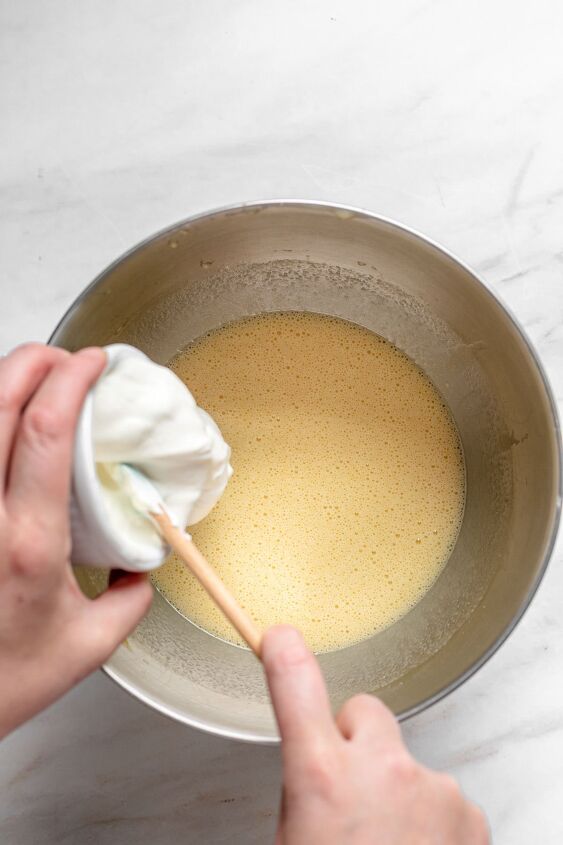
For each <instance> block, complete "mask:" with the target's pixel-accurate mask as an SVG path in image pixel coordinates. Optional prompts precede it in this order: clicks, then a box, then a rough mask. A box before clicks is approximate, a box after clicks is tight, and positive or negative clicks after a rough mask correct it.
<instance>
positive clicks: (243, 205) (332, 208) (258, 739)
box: [49, 199, 563, 745]
mask: <svg viewBox="0 0 563 845" xmlns="http://www.w3.org/2000/svg"><path fill="white" fill-rule="evenodd" d="M291 206H293V207H296V208H309V209H318V210H321V211H329V212H334V213H338V212H344V213H345V214H346V215H349V216H356V217H363V218H366V219H368V220H373V221H375V222H377V223H382V224H383V225H385V226H389V227H390V228H393V229H396V230H399V231H400V232H401V233H403V234H405V235H408V236H410V237H413V238H415V239H417V240H419V241H421V242H422V243H423V244H425V245H427V246H429V247H431V248H432V249H433V250H435V251H436V252H438V253H439V254H440V255H441V256H443V257H444V258H446V259H448V260H450V261H452V262H453V263H454V264H456V265H457V266H458V267H460V268H461V269H462V270H464V271H465V272H466V273H467V274H468V276H470V277H471V278H472V280H473V281H474V282H475V283H476V284H477V285H478V286H479V287H480V288H481V289H482V290H483V291H484V293H485V295H486V296H488V297H489V298H490V300H491V301H492V303H493V305H495V304H496V305H497V306H498V307H499V308H500V309H501V311H504V313H505V314H506V316H507V318H508V320H509V321H510V323H511V324H512V326H513V328H514V329H515V331H516V333H517V334H518V335H519V336H520V338H521V340H522V342H523V343H524V346H525V348H526V349H527V351H528V354H529V355H530V358H531V360H532V362H533V364H534V365H535V367H536V370H537V372H538V374H539V376H540V380H541V383H542V384H543V388H544V390H545V394H546V396H547V400H548V405H549V408H550V411H551V419H552V423H553V430H554V434H555V440H556V443H557V466H556V473H557V484H556V501H555V510H554V514H553V520H552V526H551V531H550V536H549V540H548V542H547V545H546V548H545V551H544V555H543V560H542V562H541V565H540V567H539V569H538V572H537V574H536V576H535V578H534V581H533V583H532V585H531V587H530V589H529V590H528V592H527V594H526V595H525V596H524V598H523V599H522V602H521V604H520V606H519V608H518V610H517V612H516V614H515V615H514V617H513V618H512V620H511V621H510V623H509V624H508V625H507V626H506V628H505V629H504V631H502V633H501V634H500V635H499V636H498V637H497V639H496V640H495V641H494V642H493V643H492V644H491V645H490V646H489V648H488V649H487V650H486V651H485V652H484V653H483V654H482V655H481V657H479V659H478V660H476V661H474V663H472V664H471V666H469V667H468V668H467V669H466V670H465V671H464V672H462V673H461V674H460V675H459V676H458V677H456V678H455V679H454V680H453V681H451V682H450V683H449V684H447V685H446V686H445V687H443V689H441V690H439V692H437V693H435V694H434V695H432V696H429V697H428V698H425V699H424V700H422V701H420V702H418V703H417V704H415V705H414V706H413V707H411V708H409V709H408V710H405V711H403V712H401V713H399V714H397V718H398V719H399V720H400V721H403V720H406V719H409V718H411V717H412V716H415V715H417V714H418V713H422V712H423V711H424V710H426V709H427V708H429V707H431V706H432V705H433V704H436V703H437V702H438V701H441V700H442V699H443V698H445V697H446V696H447V695H449V694H450V693H452V692H454V690H456V689H458V688H459V687H460V686H461V685H462V684H464V683H465V682H466V681H467V680H469V678H471V677H472V676H473V675H474V674H475V673H476V672H477V671H478V670H479V669H480V668H481V667H482V666H484V664H485V663H487V661H488V660H490V658H491V657H492V656H493V654H495V652H497V651H498V649H499V648H500V647H501V646H502V645H503V643H504V642H505V641H506V640H507V639H508V637H509V636H510V635H511V634H512V632H513V631H514V629H515V628H516V626H517V625H518V623H519V622H520V621H521V619H522V617H523V616H524V614H525V612H526V611H527V609H528V608H529V606H530V604H531V602H532V599H533V598H534V595H535V594H536V592H537V590H538V588H539V586H540V584H541V581H542V579H543V577H544V575H545V572H546V569H547V566H548V564H549V560H550V558H551V555H552V553H553V549H554V547H555V542H556V539H557V533H558V529H559V523H560V517H561V501H562V492H563V489H562V471H563V455H562V448H561V427H560V423H559V414H558V410H557V405H556V402H555V398H554V395H553V392H552V389H551V386H550V383H549V380H548V377H547V374H546V372H545V369H544V367H543V364H542V362H541V360H540V357H539V355H538V353H537V352H536V349H535V347H534V345H533V343H532V342H531V340H530V339H529V337H528V335H527V333H526V331H525V330H524V328H523V327H522V326H521V325H520V323H519V321H518V320H517V318H516V317H515V316H514V314H513V313H512V311H511V310H510V308H508V307H507V306H506V304H505V303H504V302H503V301H502V299H501V298H500V297H499V296H498V294H496V293H494V292H493V291H492V290H491V289H490V288H489V287H488V286H487V285H486V284H485V282H484V281H483V280H482V279H481V278H480V276H479V275H478V273H477V272H476V271H475V270H473V269H472V268H471V267H470V266H469V265H468V264H466V263H465V262H464V261H461V260H460V259H459V258H458V257H457V256H456V255H454V254H453V253H451V252H450V251H449V250H447V249H446V248H445V247H443V246H442V245H441V244H439V243H437V242H436V241H434V240H433V239H432V238H429V237H427V236H426V235H424V234H422V233H421V232H419V231H418V230H416V229H414V228H412V227H410V226H407V225H405V224H403V223H399V222H397V221H396V220H393V219H391V218H389V217H385V216H384V215H381V214H376V213H375V212H372V211H368V210H366V209H363V208H359V207H355V206H349V205H344V204H341V203H331V202H324V201H322V200H308V199H268V200H251V201H246V202H239V203H233V204H230V205H226V206H221V207H219V208H214V209H211V210H208V211H203V212H197V213H195V214H192V215H190V216H189V217H186V218H184V219H182V220H180V221H177V222H175V223H172V224H171V225H168V226H165V227H164V228H163V229H160V230H159V231H158V232H155V233H154V234H152V235H149V236H148V237H147V238H144V239H143V240H141V241H140V242H139V243H137V244H135V245H134V246H133V247H131V248H130V249H128V250H127V251H126V252H124V253H122V254H121V255H120V256H119V257H118V258H116V259H115V260H114V261H112V262H111V264H109V265H108V266H107V267H106V268H105V269H104V270H102V271H101V272H100V273H98V275H97V276H96V277H95V278H94V279H93V281H92V282H90V284H88V285H87V286H86V287H85V288H84V290H83V291H82V292H81V293H80V294H79V295H78V296H77V297H76V299H75V300H74V301H73V302H72V304H71V305H70V306H69V308H68V309H67V310H66V312H65V313H64V314H63V316H62V317H61V319H60V320H59V322H58V323H57V325H56V327H55V329H54V330H53V332H52V334H51V337H50V338H49V343H50V344H54V343H56V336H57V334H58V333H59V331H60V329H61V328H62V326H63V325H64V324H65V323H66V322H67V321H68V320H69V318H70V317H71V316H72V314H73V313H74V312H75V311H76V310H77V309H78V308H79V307H80V305H81V303H82V302H83V301H84V300H85V299H86V298H87V297H88V296H89V295H90V294H91V293H92V291H94V290H95V289H96V287H97V286H98V285H99V284H100V283H101V282H102V281H103V280H104V279H105V278H106V277H107V276H108V275H109V274H110V273H112V272H113V271H114V270H115V268H116V267H118V266H119V265H120V264H122V263H123V262H124V261H126V260H127V259H128V258H129V257H130V256H132V255H134V254H135V253H137V252H138V251H139V250H141V249H143V248H144V247H146V246H148V245H149V244H151V243H153V242H154V241H157V240H159V239H160V238H162V237H164V236H166V235H167V234H172V233H173V232H175V231H177V230H178V229H181V228H184V227H185V226H187V225H190V224H192V223H195V222H201V221H203V220H206V219H207V218H212V217H217V216H221V215H223V214H225V213H229V212H244V211H246V210H253V209H256V210H259V209H266V208H272V207H274V208H275V207H291ZM102 668H103V671H104V672H105V673H106V675H108V677H110V678H111V679H112V680H113V681H115V682H116V683H117V684H119V686H121V687H122V688H123V689H125V690H127V691H128V692H129V693H130V694H131V695H133V696H134V697H135V698H137V699H138V700H139V701H141V702H142V703H144V704H146V705H147V706H148V707H151V708H152V709H154V710H157V711H159V712H160V713H162V714H164V715H165V716H168V717H169V718H173V719H175V720H176V721H178V722H181V723H183V724H186V725H189V726H190V727H193V728H197V729H199V730H202V731H205V732H206V733H209V734H213V735H215V736H221V737H224V738H226V739H233V740H240V741H246V742H251V743H261V744H268V745H273V744H276V743H277V742H279V738H277V737H269V736H264V735H262V734H260V733H258V732H252V731H238V730H234V729H231V728H225V727H224V726H222V725H216V724H213V723H212V722H202V721H200V720H198V719H196V718H194V717H192V716H188V715H186V714H184V713H180V712H179V711H177V710H176V709H175V708H173V707H169V706H168V705H166V704H163V703H161V702H159V701H157V700H156V699H154V698H153V697H152V696H150V695H147V694H146V693H144V692H141V691H140V690H139V689H138V688H137V687H136V686H135V685H134V684H130V683H129V682H128V681H127V680H125V679H124V678H123V677H121V676H120V674H119V673H118V672H117V671H116V670H114V669H113V668H112V667H111V665H109V663H108V664H105V665H104V666H103V667H102Z"/></svg>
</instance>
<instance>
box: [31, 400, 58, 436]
mask: <svg viewBox="0 0 563 845" xmlns="http://www.w3.org/2000/svg"><path fill="white" fill-rule="evenodd" d="M23 426H24V431H25V434H26V436H27V437H28V438H29V439H31V440H33V441H34V442H37V441H39V442H51V441H53V440H57V439H58V438H59V437H60V436H61V434H63V433H64V419H63V417H62V415H61V413H60V412H59V411H58V410H57V408H55V407H53V406H52V405H39V404H37V405H33V404H32V405H31V406H30V407H29V408H28V410H27V411H26V412H25V413H24V416H23Z"/></svg>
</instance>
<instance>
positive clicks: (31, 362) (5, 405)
mask: <svg viewBox="0 0 563 845" xmlns="http://www.w3.org/2000/svg"><path fill="white" fill-rule="evenodd" d="M68 355H69V353H68V352H66V351H65V350H64V349H57V348H56V347H54V346H44V345H43V344H40V343H27V344H25V345H24V346H18V348H17V349H14V351H13V352H11V353H10V354H9V355H7V356H6V357H5V358H1V359H0V484H1V489H2V490H3V489H4V486H5V483H6V478H7V475H8V467H9V463H10V455H11V452H12V445H13V442H14V439H15V435H16V431H17V427H18V424H19V421H20V416H21V414H22V412H23V409H24V408H25V406H26V405H27V403H28V402H29V400H30V399H31V397H32V396H33V394H34V393H35V391H36V390H37V388H38V387H39V385H40V384H41V382H42V381H43V379H44V378H45V376H46V375H47V373H48V372H49V371H50V370H51V368H52V367H53V366H54V365H55V364H57V363H60V362H61V361H63V360H64V359H65V358H67V357H68Z"/></svg>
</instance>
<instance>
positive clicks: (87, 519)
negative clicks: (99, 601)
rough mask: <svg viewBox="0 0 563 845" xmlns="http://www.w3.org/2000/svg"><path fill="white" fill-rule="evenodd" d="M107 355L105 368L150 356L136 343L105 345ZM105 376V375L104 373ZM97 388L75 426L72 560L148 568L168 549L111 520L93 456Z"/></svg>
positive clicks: (130, 569)
mask: <svg viewBox="0 0 563 845" xmlns="http://www.w3.org/2000/svg"><path fill="white" fill-rule="evenodd" d="M104 350H105V352H106V355H107V365H106V369H105V372H108V371H109V370H111V369H112V367H114V366H115V364H116V363H117V361H120V360H122V359H123V358H126V357H130V356H136V357H138V358H147V356H146V355H145V354H144V353H143V352H141V351H140V349H136V348H135V347H134V346H127V344H124V343H116V344H112V345H111V346H106V347H104ZM102 377H103V376H102ZM93 391H94V388H92V390H90V392H89V393H88V395H87V397H86V400H85V402H84V405H83V407H82V411H81V413H80V418H79V420H78V426H77V429H76V439H75V445H74V466H73V473H72V495H71V503H70V525H71V535H72V553H71V558H72V562H73V564H84V565H88V566H98V567H101V568H103V569H125V570H127V571H128V572H148V571H150V570H151V569H156V568H157V567H158V566H161V564H162V563H164V561H165V559H166V557H167V555H168V553H169V549H168V547H167V546H166V545H164V544H163V546H162V553H161V554H155V549H154V548H151V547H150V546H147V545H145V544H143V543H135V542H134V540H133V539H132V538H131V537H129V536H127V535H125V534H123V533H120V532H118V531H116V530H115V529H114V527H113V525H112V523H111V519H110V515H109V513H108V510H107V508H106V505H105V502H104V498H103V493H102V489H101V484H100V482H99V479H98V475H97V472H96V463H95V460H94V441H93V433H92V412H93V406H94V395H93Z"/></svg>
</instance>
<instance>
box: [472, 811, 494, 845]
mask: <svg viewBox="0 0 563 845" xmlns="http://www.w3.org/2000/svg"><path fill="white" fill-rule="evenodd" d="M471 817H472V818H471V820H472V825H473V829H474V841H475V845H489V843H490V841H491V837H490V833H489V825H488V823H487V819H486V817H485V814H484V813H483V811H482V810H481V809H479V807H476V806H475V805H474V804H472V805H471Z"/></svg>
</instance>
